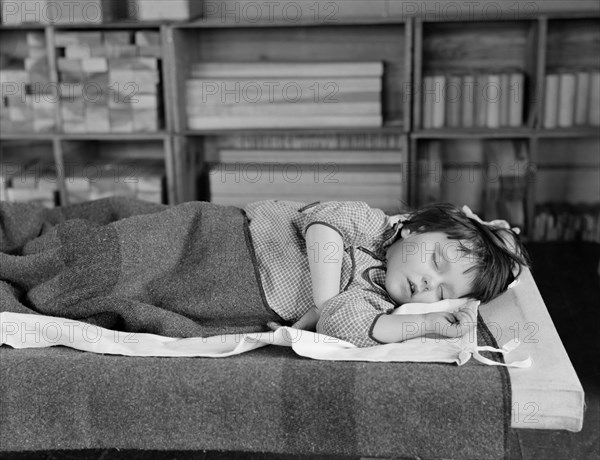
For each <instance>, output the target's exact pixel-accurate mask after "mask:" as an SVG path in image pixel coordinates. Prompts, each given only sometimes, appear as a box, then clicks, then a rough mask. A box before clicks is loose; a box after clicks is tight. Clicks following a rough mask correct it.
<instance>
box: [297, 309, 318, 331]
mask: <svg viewBox="0 0 600 460" xmlns="http://www.w3.org/2000/svg"><path fill="white" fill-rule="evenodd" d="M318 322H319V311H318V310H317V308H316V307H312V308H311V309H310V310H308V311H307V312H306V313H305V314H304V316H302V318H300V319H299V320H298V321H296V322H295V323H294V324H293V325H292V327H293V328H295V329H304V330H307V331H314V330H315V329H316V327H317V323H318Z"/></svg>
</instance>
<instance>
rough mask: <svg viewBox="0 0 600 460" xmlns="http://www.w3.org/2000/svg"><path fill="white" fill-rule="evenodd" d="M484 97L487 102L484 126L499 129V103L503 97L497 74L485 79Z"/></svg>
mask: <svg viewBox="0 0 600 460" xmlns="http://www.w3.org/2000/svg"><path fill="white" fill-rule="evenodd" d="M485 88H486V89H485V91H484V97H485V98H486V100H487V113H486V117H485V119H486V126H487V127H488V128H499V127H500V101H501V99H502V98H503V97H505V96H504V95H503V94H502V86H501V82H500V75H499V74H491V75H488V77H487V85H486V87H485Z"/></svg>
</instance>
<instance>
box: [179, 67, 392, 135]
mask: <svg viewBox="0 0 600 460" xmlns="http://www.w3.org/2000/svg"><path fill="white" fill-rule="evenodd" d="M382 76H383V63H382V62H337V63H336V62H332V63H323V62H290V63H261V62H256V63H224V62H213V63H196V64H194V65H193V66H192V68H191V72H190V78H189V79H188V80H187V82H186V85H187V88H186V90H187V91H186V94H187V98H186V104H187V105H186V112H187V119H188V128H189V129H198V130H201V129H238V128H242V129H243V128H248V129H251V128H332V127H377V126H381V125H382V114H381V88H382Z"/></svg>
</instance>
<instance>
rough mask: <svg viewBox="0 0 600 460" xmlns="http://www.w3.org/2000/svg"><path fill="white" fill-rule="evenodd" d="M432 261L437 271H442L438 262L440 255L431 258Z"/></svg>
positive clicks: (434, 254)
mask: <svg viewBox="0 0 600 460" xmlns="http://www.w3.org/2000/svg"><path fill="white" fill-rule="evenodd" d="M431 260H432V262H433V266H434V267H435V269H436V271H437V270H439V269H440V264H439V262H438V255H437V254H436V253H435V252H434V253H433V255H432V256H431Z"/></svg>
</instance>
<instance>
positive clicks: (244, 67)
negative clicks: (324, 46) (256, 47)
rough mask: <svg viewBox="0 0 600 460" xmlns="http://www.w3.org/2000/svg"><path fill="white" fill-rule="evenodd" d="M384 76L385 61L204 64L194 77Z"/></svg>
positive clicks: (194, 69)
mask: <svg viewBox="0 0 600 460" xmlns="http://www.w3.org/2000/svg"><path fill="white" fill-rule="evenodd" d="M316 75H318V76H319V77H338V78H347V77H357V76H361V77H382V76H383V62H202V63H194V64H193V65H192V68H191V72H190V76H191V77H192V78H200V79H206V78H215V79H219V78H224V77H226V78H236V79H237V78H239V79H251V78H258V79H261V78H267V79H285V78H292V79H296V78H312V77H314V76H316Z"/></svg>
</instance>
